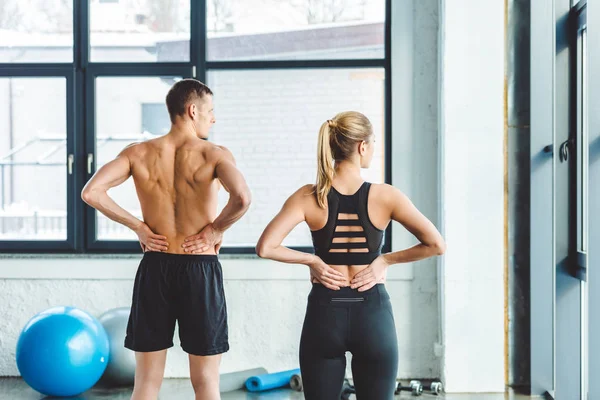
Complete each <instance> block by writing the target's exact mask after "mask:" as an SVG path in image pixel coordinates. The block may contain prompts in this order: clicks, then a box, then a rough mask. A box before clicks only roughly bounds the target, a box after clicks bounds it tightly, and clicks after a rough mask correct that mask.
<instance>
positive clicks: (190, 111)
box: [187, 102, 198, 119]
mask: <svg viewBox="0 0 600 400" xmlns="http://www.w3.org/2000/svg"><path fill="white" fill-rule="evenodd" d="M187 111H188V116H189V117H190V118H191V119H194V117H195V116H196V114H197V113H198V107H197V106H196V104H194V103H193V102H192V103H190V105H189V106H188V110H187Z"/></svg>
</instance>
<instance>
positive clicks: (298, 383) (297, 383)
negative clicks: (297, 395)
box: [290, 374, 304, 392]
mask: <svg viewBox="0 0 600 400" xmlns="http://www.w3.org/2000/svg"><path fill="white" fill-rule="evenodd" d="M290 387H291V388H292V390H295V391H296V392H301V391H303V390H304V388H303V387H302V375H300V374H294V375H292V377H291V378H290Z"/></svg>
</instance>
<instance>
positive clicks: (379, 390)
mask: <svg viewBox="0 0 600 400" xmlns="http://www.w3.org/2000/svg"><path fill="white" fill-rule="evenodd" d="M346 351H349V352H351V353H352V376H353V378H354V387H355V388H356V398H357V399H358V400H392V399H393V398H394V389H395V387H396V374H397V372H398V341H397V339H396V328H395V325H394V317H393V315H392V305H391V303H390V296H389V295H388V293H387V291H386V290H385V287H384V285H382V284H379V285H375V286H374V287H373V288H371V289H369V290H367V291H365V292H358V291H357V290H355V289H350V288H342V289H341V290H338V291H334V290H330V289H327V288H326V287H325V286H323V285H320V284H313V288H312V290H311V292H310V295H309V296H308V306H307V308H306V317H305V319H304V327H303V328H302V338H301V339H300V369H301V371H302V384H303V386H304V396H305V399H306V400H337V399H339V398H340V396H341V391H342V385H343V382H344V375H345V372H346V356H345V354H346Z"/></svg>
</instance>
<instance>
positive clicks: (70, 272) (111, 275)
mask: <svg viewBox="0 0 600 400" xmlns="http://www.w3.org/2000/svg"><path fill="white" fill-rule="evenodd" d="M141 258H142V255H141V254H139V255H135V254H94V255H91V254H87V255H81V254H73V255H71V254H64V255H57V254H10V255H8V254H6V255H2V256H0V279H50V280H52V279H58V280H62V279H86V280H87V279H89V280H132V279H134V277H135V273H136V270H137V267H138V264H139V262H140V259H141ZM219 259H220V260H221V265H222V266H223V276H224V278H225V280H306V279H308V268H307V267H306V266H304V265H290V264H283V263H278V262H275V261H271V260H264V259H261V258H258V257H257V256H255V255H221V256H219ZM387 279H388V280H412V279H413V266H412V265H411V264H408V265H407V264H404V265H394V266H392V267H390V269H389V270H388V275H387Z"/></svg>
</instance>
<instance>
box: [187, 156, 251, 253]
mask: <svg viewBox="0 0 600 400" xmlns="http://www.w3.org/2000/svg"><path fill="white" fill-rule="evenodd" d="M218 152H219V158H218V159H217V162H216V164H215V178H217V179H218V180H219V181H220V182H221V185H223V187H224V188H225V190H226V191H227V192H229V201H228V202H227V204H226V205H225V207H224V208H223V210H221V213H220V214H219V215H218V216H217V218H216V219H215V220H214V221H213V222H212V224H209V225H207V226H206V227H205V228H203V229H202V231H201V232H200V233H198V234H196V235H192V236H189V237H187V238H186V239H185V240H184V243H183V245H182V247H183V248H184V249H185V251H186V252H188V253H203V252H205V251H207V250H209V249H211V248H214V249H215V251H216V252H218V251H219V249H220V248H221V242H222V239H223V232H225V231H226V230H227V229H229V228H230V227H231V225H233V224H234V223H235V222H237V221H238V220H239V219H240V218H242V216H243V215H244V214H246V212H247V211H248V208H249V207H250V202H251V194H250V189H249V188H248V185H247V184H246V180H245V179H244V176H243V175H242V173H241V172H240V170H238V169H237V167H236V165H235V159H234V158H233V155H232V154H231V152H230V151H229V150H227V149H226V148H224V147H222V148H221V149H220V150H218Z"/></svg>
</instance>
